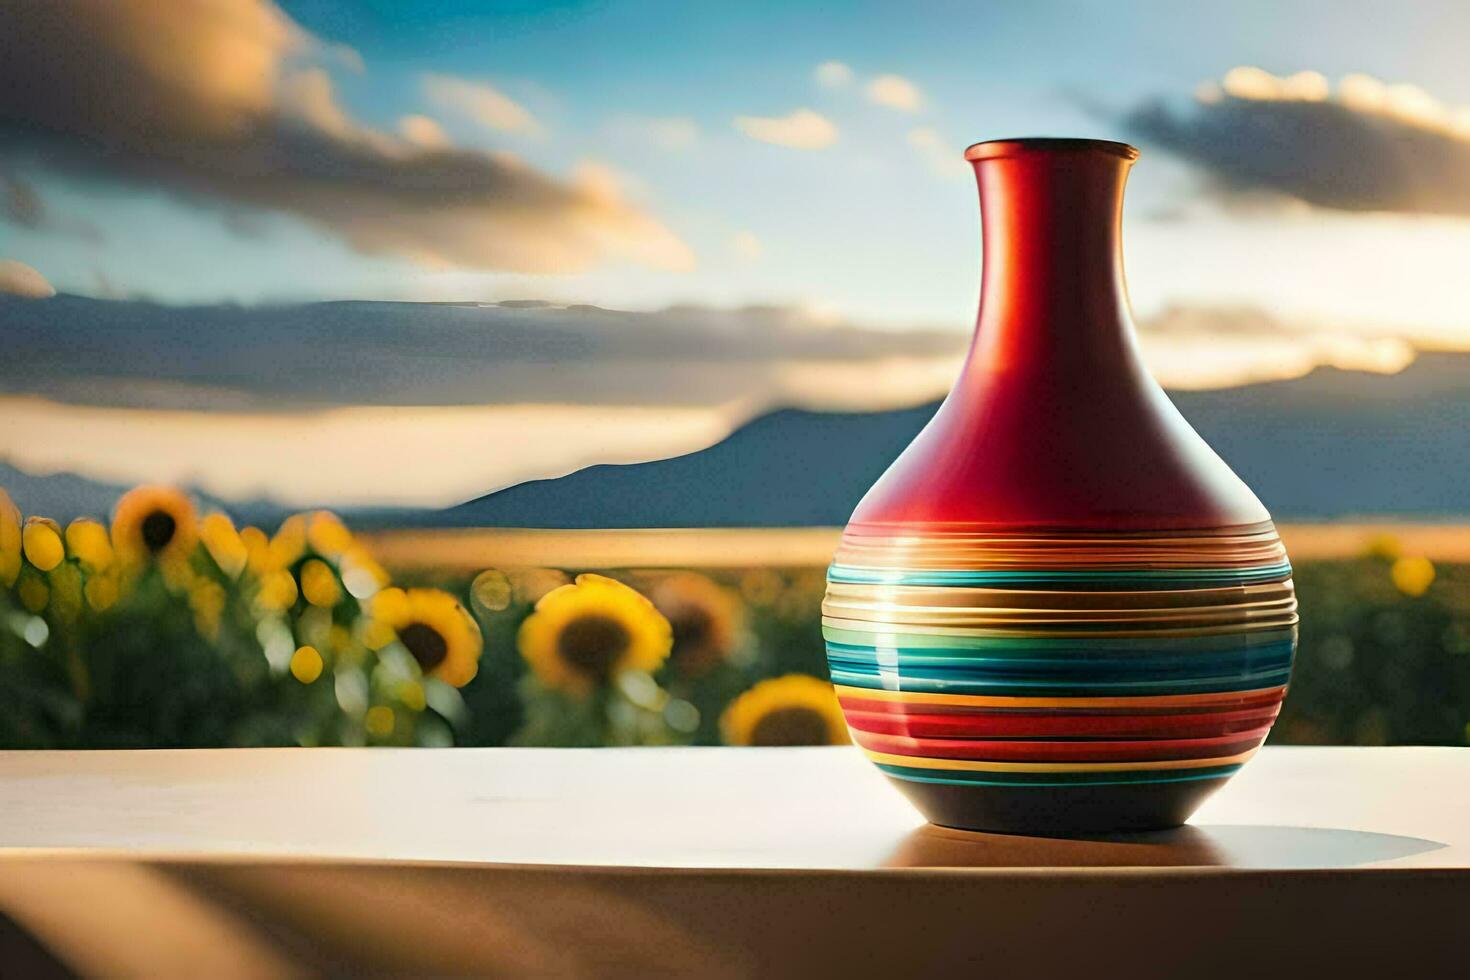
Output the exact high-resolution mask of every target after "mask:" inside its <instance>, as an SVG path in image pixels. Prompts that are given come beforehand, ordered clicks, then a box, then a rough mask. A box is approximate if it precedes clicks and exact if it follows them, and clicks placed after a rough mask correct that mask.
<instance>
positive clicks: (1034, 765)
mask: <svg viewBox="0 0 1470 980" xmlns="http://www.w3.org/2000/svg"><path fill="white" fill-rule="evenodd" d="M863 751H864V752H865V753H866V754H867V756H868V758H869V759H872V760H873V761H874V762H880V763H882V764H883V765H887V766H905V767H907V768H910V769H951V770H954V769H960V770H966V771H976V772H1126V771H1128V770H1133V769H1208V768H1210V767H1211V766H1233V765H1235V764H1237V763H1241V762H1245V761H1246V760H1247V759H1249V758H1250V757H1251V756H1253V755H1255V754H1256V750H1255V749H1251V750H1250V751H1249V752H1241V753H1238V754H1236V755H1226V756H1219V757H1217V758H1214V759H1167V760H1158V761H1154V762H984V761H978V760H975V759H929V758H925V757H923V756H915V755H890V754H888V753H887V752H871V751H869V750H867V749H863Z"/></svg>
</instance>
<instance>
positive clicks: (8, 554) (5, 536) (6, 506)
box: [0, 490, 22, 589]
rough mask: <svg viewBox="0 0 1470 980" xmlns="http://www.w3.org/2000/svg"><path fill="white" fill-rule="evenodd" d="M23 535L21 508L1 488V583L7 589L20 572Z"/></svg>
mask: <svg viewBox="0 0 1470 980" xmlns="http://www.w3.org/2000/svg"><path fill="white" fill-rule="evenodd" d="M21 536H22V535H21V528H20V508H19V507H17V506H15V501H13V500H11V499H10V494H8V493H6V492H5V491H4V490H0V585H4V586H5V587H6V588H7V589H8V588H10V587H11V586H12V585H14V584H15V577H16V576H17V575H19V574H20V555H21V547H22V546H21Z"/></svg>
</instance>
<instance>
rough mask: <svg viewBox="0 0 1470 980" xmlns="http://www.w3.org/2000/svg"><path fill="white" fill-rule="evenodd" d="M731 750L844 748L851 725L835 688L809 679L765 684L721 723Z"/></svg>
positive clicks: (740, 700)
mask: <svg viewBox="0 0 1470 980" xmlns="http://www.w3.org/2000/svg"><path fill="white" fill-rule="evenodd" d="M720 729H721V732H722V733H723V735H724V738H725V741H726V742H727V743H728V744H730V745H843V744H846V743H847V741H848V734H847V723H846V722H845V721H844V720H843V717H842V707H841V705H839V704H838V703H837V696H836V694H834V693H833V691H832V685H831V684H830V683H828V682H827V681H824V680H819V679H817V678H815V677H809V676H807V675H806V674H787V675H786V676H785V677H775V678H771V679H769V680H764V681H761V682H760V683H759V684H757V685H755V686H754V687H752V688H751V689H750V690H748V691H746V692H745V693H744V694H742V695H740V697H738V698H736V699H735V700H734V701H732V702H731V703H730V706H729V707H728V708H726V709H725V713H724V715H723V716H722V717H721V718H720Z"/></svg>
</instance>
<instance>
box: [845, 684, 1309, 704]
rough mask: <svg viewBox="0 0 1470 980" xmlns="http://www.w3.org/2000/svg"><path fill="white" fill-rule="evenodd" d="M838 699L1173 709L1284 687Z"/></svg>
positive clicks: (853, 690)
mask: <svg viewBox="0 0 1470 980" xmlns="http://www.w3.org/2000/svg"><path fill="white" fill-rule="evenodd" d="M835 689H836V691H837V697H838V698H852V699H854V700H858V699H861V700H864V701H898V702H902V703H904V704H940V705H970V706H973V707H977V708H1173V707H1198V706H1201V705H1206V704H1229V703H1231V702H1233V701H1238V700H1241V699H1242V698H1247V697H1254V696H1256V695H1260V694H1264V693H1266V692H1276V691H1279V692H1281V694H1282V695H1283V696H1284V695H1285V693H1286V686H1285V685H1281V686H1279V687H1262V688H1257V689H1255V690H1252V691H1218V692H1214V693H1211V694H1149V695H1142V696H1139V697H1111V698H1008V697H999V696H995V695H987V694H929V693H920V692H914V691H878V690H871V689H869V688H866V687H848V686H846V685H842V684H838V685H835Z"/></svg>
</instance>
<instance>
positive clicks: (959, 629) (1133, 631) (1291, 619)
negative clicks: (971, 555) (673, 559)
mask: <svg viewBox="0 0 1470 980" xmlns="http://www.w3.org/2000/svg"><path fill="white" fill-rule="evenodd" d="M1299 621H1300V617H1298V616H1297V614H1296V613H1295V612H1294V611H1293V612H1291V613H1290V614H1286V613H1277V614H1274V615H1272V616H1270V617H1267V618H1262V619H1247V620H1244V621H1239V622H1230V623H1222V624H1219V625H1215V626H1188V627H1184V626H1180V627H1173V626H1171V627H1168V628H1163V627H1155V626H1150V625H1149V624H1148V623H1147V622H1143V621H1130V622H1119V623H1117V624H1116V625H1115V626H1114V627H1113V628H1112V629H1087V628H1085V627H1083V626H1078V625H1072V626H1068V627H1067V628H1066V630H1065V631H1064V632H1063V631H1058V630H1057V628H1056V627H1054V626H1051V627H1046V628H1039V627H1038V628H1032V629H1023V628H1021V627H1000V626H937V625H934V624H931V623H893V622H879V621H877V620H872V619H842V618H839V617H836V616H825V615H824V616H823V617H822V625H823V626H830V627H833V628H834V629H841V630H851V631H853V632H854V633H872V634H874V635H876V636H892V635H898V634H904V633H917V634H920V635H923V636H999V637H1006V638H1014V637H1022V638H1027V637H1055V636H1065V637H1067V638H1069V639H1091V638H1093V637H1106V638H1109V639H1134V638H1145V639H1147V638H1155V637H1174V636H1227V635H1228V636H1234V635H1237V634H1244V633H1256V632H1264V631H1268V630H1282V629H1287V628H1289V627H1292V626H1295V625H1297V623H1298V622H1299Z"/></svg>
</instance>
